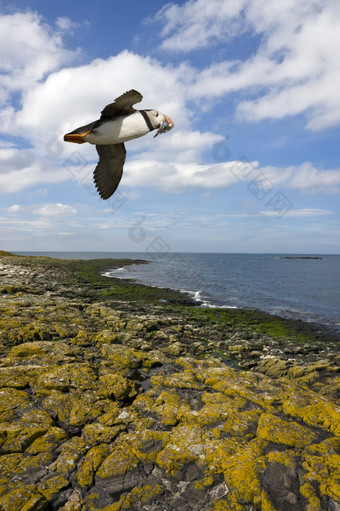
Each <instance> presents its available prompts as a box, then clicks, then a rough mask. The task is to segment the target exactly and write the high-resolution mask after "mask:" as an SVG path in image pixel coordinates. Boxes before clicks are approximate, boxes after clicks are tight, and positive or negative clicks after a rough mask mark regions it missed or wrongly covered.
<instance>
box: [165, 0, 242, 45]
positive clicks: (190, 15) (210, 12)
mask: <svg viewBox="0 0 340 511" xmlns="http://www.w3.org/2000/svg"><path fill="white" fill-rule="evenodd" d="M245 3H246V2H245V0H229V1H228V2H226V1H225V0H210V1H209V2H207V1H206V0H196V1H192V0H189V1H188V2H186V3H185V4H183V5H178V4H174V3H172V4H166V5H165V6H164V7H163V8H162V9H161V10H160V11H159V12H158V13H157V15H156V16H155V20H162V21H164V22H165V24H164V28H163V30H162V35H163V36H164V37H165V39H164V41H163V43H162V47H163V48H165V49H170V50H177V51H189V50H193V49H196V48H198V47H206V46H208V45H211V44H214V43H216V42H217V41H219V40H227V39H228V38H229V37H231V36H233V35H236V34H237V33H239V32H240V31H242V25H241V23H240V21H239V20H237V18H236V16H237V15H239V14H240V12H241V11H242V9H243V7H244V5H245Z"/></svg>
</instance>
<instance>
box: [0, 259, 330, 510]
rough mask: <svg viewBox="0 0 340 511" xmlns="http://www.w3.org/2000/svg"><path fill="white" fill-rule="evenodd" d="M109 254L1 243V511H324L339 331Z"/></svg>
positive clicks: (326, 508)
mask: <svg viewBox="0 0 340 511" xmlns="http://www.w3.org/2000/svg"><path fill="white" fill-rule="evenodd" d="M133 262H134V263H135V261H133ZM122 264H125V265H126V264H129V262H128V261H115V260H105V259H101V260H93V261H76V260H74V261H65V260H58V259H51V258H46V257H23V256H14V255H11V254H8V253H6V252H0V279H1V280H0V308H1V315H0V322H1V325H0V331H1V342H0V357H1V358H0V483H1V484H0V511H19V510H20V511H40V510H62V511H81V510H88V511H99V510H101V511H120V510H143V511H186V510H193V511H196V510H202V511H205V510H207V511H208V510H209V511H222V510H227V511H251V510H257V509H259V510H263V511H300V510H301V511H319V510H327V511H339V510H340V410H339V395H340V392H339V389H340V386H339V382H340V378H339V365H340V341H339V338H338V337H337V336H336V335H335V334H334V335H331V334H330V333H329V332H326V331H322V330H321V329H319V328H317V327H313V326H312V325H306V324H304V323H302V322H293V321H288V320H284V319H280V318H276V317H273V316H269V315H267V314H263V313H261V312H259V311H238V310H221V309H203V308H198V307H194V306H193V304H191V302H190V299H189V298H186V297H185V296H184V295H182V294H179V293H176V292H174V291H170V290H167V289H156V288H149V287H147V286H142V285H137V284H135V283H133V282H124V281H119V280H115V279H109V278H107V277H105V276H102V275H101V273H100V272H101V271H104V270H105V269H108V268H113V267H115V266H120V265H122Z"/></svg>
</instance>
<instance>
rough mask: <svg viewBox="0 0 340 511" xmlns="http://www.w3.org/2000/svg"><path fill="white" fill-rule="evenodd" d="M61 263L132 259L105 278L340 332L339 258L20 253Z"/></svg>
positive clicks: (190, 254)
mask: <svg viewBox="0 0 340 511" xmlns="http://www.w3.org/2000/svg"><path fill="white" fill-rule="evenodd" d="M16 253H18V254H23V255H45V256H50V257H58V258H62V259H97V258H108V257H109V258H114V259H126V258H127V259H132V260H136V259H138V260H141V259H142V260H146V261H148V262H149V263H148V264H142V265H141V264H133V265H129V266H125V267H122V268H118V269H114V268H107V270H106V271H105V273H104V274H105V275H106V276H107V277H108V278H110V277H116V278H120V279H134V280H135V281H137V282H140V283H143V284H148V285H151V286H156V287H166V288H171V289H176V290H179V291H181V292H183V293H187V294H189V295H190V296H191V297H192V298H193V299H194V300H196V301H197V303H198V305H199V306H201V307H223V308H241V309H259V310H262V311H265V312H269V313H272V314H276V315H279V316H281V317H285V318H290V319H300V320H303V321H306V322H312V323H317V324H321V325H323V326H327V327H328V328H330V329H332V330H335V331H337V332H340V255H322V254H317V255H315V254H311V255H305V254H304V255H299V254H231V253H228V254H221V253H218V254H207V253H170V252H166V253H165V252H164V251H161V250H159V251H157V250H153V251H149V252H16Z"/></svg>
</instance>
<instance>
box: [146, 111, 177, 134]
mask: <svg viewBox="0 0 340 511" xmlns="http://www.w3.org/2000/svg"><path fill="white" fill-rule="evenodd" d="M148 114H149V118H150V120H151V123H152V125H153V126H155V128H158V131H157V133H156V135H155V137H157V135H160V134H161V133H166V132H167V131H170V130H172V128H173V127H174V126H175V123H174V122H173V121H172V120H171V119H170V117H168V116H167V115H165V114H162V113H161V112H159V111H158V110H149V112H148Z"/></svg>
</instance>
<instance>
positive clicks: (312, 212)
mask: <svg viewBox="0 0 340 511" xmlns="http://www.w3.org/2000/svg"><path fill="white" fill-rule="evenodd" d="M259 215H261V216H262V215H263V216H274V217H277V211H260V212H259ZM328 215H334V212H333V211H330V210H328V209H316V208H314V209H313V208H302V209H290V210H288V211H286V212H285V214H284V216H285V217H290V218H307V217H315V216H328Z"/></svg>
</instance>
